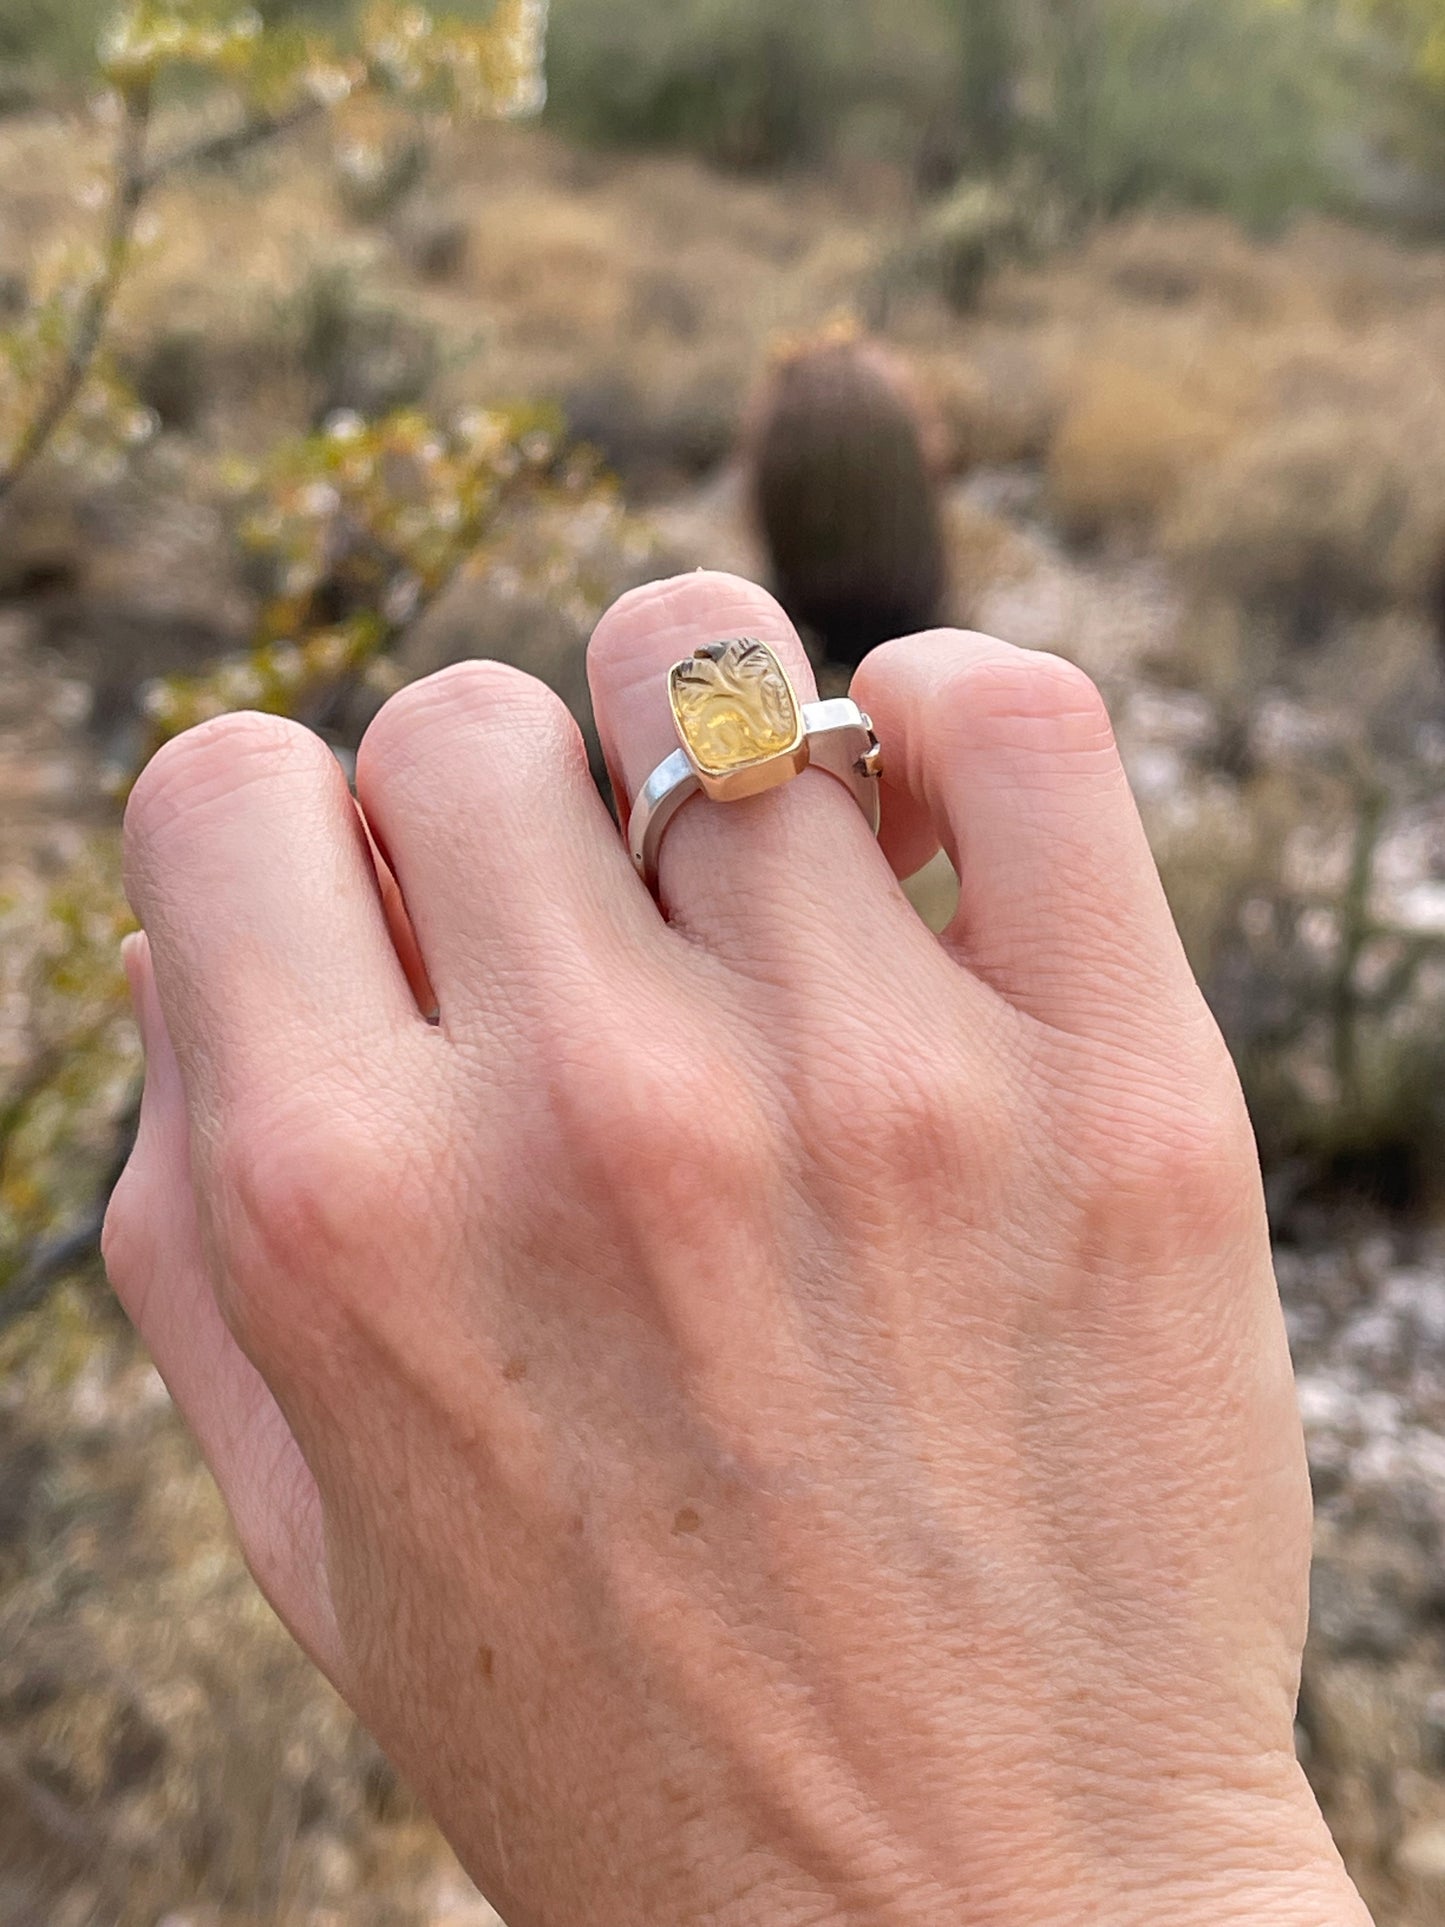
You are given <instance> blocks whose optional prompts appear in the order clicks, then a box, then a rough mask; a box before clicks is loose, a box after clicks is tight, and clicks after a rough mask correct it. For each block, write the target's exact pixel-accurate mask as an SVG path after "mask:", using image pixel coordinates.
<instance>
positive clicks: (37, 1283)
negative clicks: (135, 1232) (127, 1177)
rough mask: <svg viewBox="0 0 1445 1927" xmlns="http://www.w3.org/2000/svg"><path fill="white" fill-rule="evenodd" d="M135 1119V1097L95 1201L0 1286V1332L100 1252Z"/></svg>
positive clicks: (118, 1132)
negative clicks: (107, 1211) (107, 1212)
mask: <svg viewBox="0 0 1445 1927" xmlns="http://www.w3.org/2000/svg"><path fill="white" fill-rule="evenodd" d="M139 1119H140V1104H139V1100H135V1101H134V1102H132V1103H131V1104H130V1105H129V1106H128V1107H127V1109H126V1112H125V1114H124V1117H123V1118H122V1120H121V1122H120V1124H119V1125H118V1126H117V1128H116V1136H115V1142H114V1145H113V1147H112V1151H111V1159H110V1163H109V1165H108V1167H107V1169H106V1173H105V1176H104V1178H103V1179H102V1181H101V1184H100V1185H99V1187H98V1190H97V1194H96V1197H95V1201H94V1202H93V1203H92V1204H91V1205H90V1206H89V1208H88V1209H87V1210H86V1211H85V1212H84V1214H83V1215H82V1216H81V1217H80V1218H78V1219H77V1220H76V1222H75V1223H74V1224H73V1225H71V1227H70V1228H69V1230H67V1231H62V1232H59V1233H58V1234H57V1235H56V1236H55V1237H53V1238H47V1239H46V1240H45V1241H44V1242H43V1243H40V1244H37V1245H36V1246H34V1248H33V1249H32V1250H31V1253H30V1255H29V1257H28V1258H26V1259H25V1260H24V1262H23V1263H22V1264H21V1265H20V1267H19V1268H18V1269H17V1271H16V1272H15V1274H14V1276H13V1277H12V1279H11V1280H10V1283H9V1284H8V1285H4V1286H3V1287H0V1332H3V1331H5V1330H6V1329H7V1328H8V1327H9V1326H11V1325H13V1324H14V1323H15V1322H16V1320H17V1319H20V1318H23V1317H24V1316H25V1315H26V1313H27V1312H32V1311H34V1310H36V1308H37V1307H38V1306H40V1305H42V1304H44V1302H45V1300H46V1299H47V1298H48V1297H49V1296H50V1294H51V1292H52V1291H54V1289H55V1288H56V1286H57V1285H60V1284H62V1283H63V1282H64V1281H65V1280H66V1279H67V1278H70V1277H73V1276H74V1274H75V1273H76V1272H77V1271H81V1270H83V1269H84V1268H85V1267H86V1266H87V1265H90V1264H93V1263H94V1262H95V1260H96V1259H97V1258H98V1257H99V1256H100V1234H101V1232H102V1231H103V1230H104V1229H105V1213H106V1207H107V1206H108V1205H109V1203H110V1194H111V1192H112V1191H114V1189H115V1187H116V1185H117V1184H118V1183H119V1182H120V1174H121V1172H122V1171H124V1169H125V1167H126V1165H127V1163H128V1162H129V1160H130V1154H131V1149H132V1147H133V1146H134V1144H135V1134H136V1126H137V1124H138V1122H139Z"/></svg>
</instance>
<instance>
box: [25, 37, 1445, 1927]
mask: <svg viewBox="0 0 1445 1927" xmlns="http://www.w3.org/2000/svg"><path fill="white" fill-rule="evenodd" d="M544 32H545V37H546V41H547V46H546V55H545V73H546V81H547V86H546V90H545V93H546V98H545V104H544V86H543V72H544V59H543V37H544ZM700 564H707V565H714V566H722V567H730V568H736V569H740V570H742V571H744V572H747V573H750V574H755V575H758V576H760V577H762V578H763V579H765V580H768V581H770V582H772V583H773V584H774V585H775V586H776V587H777V589H778V590H779V591H780V593H781V594H782V596H783V598H784V600H785V601H786V603H787V605H788V607H789V609H790V610H791V612H792V613H793V614H794V615H795V617H796V618H797V620H798V621H799V622H800V624H801V625H802V626H803V627H804V628H805V630H806V632H807V634H808V637H809V640H810V644H811V645H812V646H813V647H814V649H815V653H816V656H817V660H818V664H819V672H820V679H821V680H822V681H823V682H824V683H825V685H827V686H828V687H829V688H831V689H833V690H835V691H841V690H842V689H844V688H846V686H847V682H848V677H849V674H850V672H851V669H852V668H853V667H854V666H855V665H856V663H857V661H858V659H859V657H860V655H861V654H862V653H863V652H865V651H866V650H867V648H869V647H870V646H872V644H873V643H875V642H877V641H879V640H881V639H882V638H883V637H884V636H886V635H888V634H890V633H894V632H897V631H902V630H907V629H913V628H917V627H921V626H924V625H926V624H929V623H931V622H934V621H936V620H940V619H944V620H949V621H956V622H961V623H968V624H971V625H975V626H979V627H984V628H988V629H990V630H994V631H996V632H998V633H999V634H1002V635H1005V636H1007V637H1010V638H1011V639H1013V640H1015V641H1017V642H1020V643H1023V644H1026V645H1031V646H1037V647H1041V648H1049V649H1054V650H1058V651H1060V652H1062V653H1063V654H1065V655H1067V656H1070V657H1073V658H1074V659H1076V660H1077V661H1078V662H1080V663H1082V664H1083V665H1084V666H1085V667H1086V668H1087V669H1088V670H1089V672H1090V673H1091V674H1092V675H1093V676H1094V677H1095V678H1096V679H1097V680H1098V681H1099V683H1100V684H1101V686H1102V687H1103V689H1104V691H1105V693H1106V694H1107V696H1108V698H1109V700H1110V704H1111V707H1112V710H1113V713H1114V716H1115V719H1116V722H1117V726H1118V730H1119V734H1120V737H1121V741H1122V744H1123V748H1124V753H1125V756H1126V759H1127V762H1128V765H1129V769H1130V773H1131V776H1132V779H1133V781H1134V785H1135V788H1136V791H1137V793H1138V796H1139V799H1140V802H1141V805H1142V807H1143V809H1144V811H1145V814H1146V817H1147V820H1148V823H1149V827H1150V832H1151V835H1152V837H1153V840H1154V844H1155V848H1156V851H1157V853H1158V857H1159V861H1160V864H1161V867H1162V868H1163V871H1164V874H1165V877H1166V881H1167V883H1168V887H1169V891H1170V894H1171V898H1172V900H1173V903H1174V905H1175V908H1176V911H1177V913H1178V916H1179V919H1180V921H1181V924H1182V926H1183V929H1184V932H1185V936H1186V940H1187V942H1188V945H1189V949H1190V953H1191V956H1192V958H1193V961H1194V964H1195V967H1196V969H1197V970H1198V972H1199V975H1200V977H1201V979H1202V981H1203V983H1204V985H1205V987H1206V989H1207V991H1208V994H1209V996H1210V999H1211V1001H1212V1003H1213V1005H1214V1008H1215V1009H1216V1011H1217V1013H1218V1015H1219V1018H1220V1021H1221V1023H1222V1024H1223V1026H1224V1028H1225V1031H1226V1033H1227V1035H1228V1037H1229V1040H1230V1042H1231V1044H1232V1046H1233V1048H1234V1051H1235V1054H1236V1056H1237V1059H1238V1061H1239V1064H1240V1068H1241V1071H1242V1073H1243V1076H1244V1079H1245V1083H1246V1086H1247V1089H1248V1093H1249V1097H1250V1101H1251V1104H1252V1106H1253V1110H1254V1115H1255V1119H1256V1123H1257V1126H1258V1129H1259V1133H1260V1138H1261V1144H1262V1147H1263V1152H1264V1159H1265V1166H1266V1175H1267V1181H1268V1188H1269V1198H1270V1206H1271V1211H1272V1216H1273V1223H1274V1229H1275V1236H1276V1243H1277V1252H1278V1261H1279V1269H1280V1276H1281V1283H1282V1287H1283V1291H1284V1296H1285V1301H1286V1307H1287V1311H1288V1315H1289V1321H1290V1329H1291V1335H1292V1339H1293V1342H1294V1347H1295V1355H1296V1362H1297V1366H1298V1370H1299V1375H1300V1382H1301V1390H1302V1397H1303V1402H1304V1408H1305V1417H1306V1422H1307V1427H1308V1433H1309V1442H1310V1453H1311V1463H1312V1467H1313V1473H1314V1481H1315V1489H1316V1495H1317V1499H1318V1505H1319V1528H1318V1547H1317V1553H1318V1557H1317V1563H1316V1574H1315V1583H1314V1608H1315V1616H1314V1631H1313V1635H1312V1641H1311V1647H1310V1652H1309V1656H1308V1662H1307V1671H1306V1680H1305V1692H1304V1700H1303V1704H1302V1708H1301V1716H1300V1727H1299V1743H1300V1748H1301V1752H1302V1755H1303V1757H1304V1759H1305V1762H1306V1764H1307V1766H1308V1768H1309V1771H1310V1773H1311V1775H1312V1777H1313V1778H1314V1780H1315V1783H1316V1785H1317V1786H1318V1789H1319V1792H1320V1794H1321V1797H1322V1799H1323V1801H1324V1804H1325V1807H1326V1811H1327V1813H1328V1815H1329V1817H1330V1820H1331V1823H1332V1825H1333V1827H1334V1829H1335V1832H1336V1835H1337V1837H1338V1839H1339V1841H1340V1844H1341V1847H1342V1848H1343V1850H1344V1852H1345V1854H1346V1857H1347V1858H1348V1860H1349V1861H1350V1864H1351V1866H1352V1868H1353V1870H1354V1872H1355V1874H1356V1876H1357V1878H1358V1879H1359V1880H1360V1882H1361V1883H1362V1885H1363V1887H1364V1890H1365V1892H1366V1895H1367V1897H1368V1899H1369V1901H1370V1903H1371V1905H1372V1907H1373V1908H1374V1909H1375V1911H1376V1915H1377V1918H1378V1919H1379V1921H1380V1922H1381V1924H1382V1927H1427V1924H1430V1923H1434V1924H1437V1927H1438V1923H1439V1922H1440V1921H1441V1920H1442V1919H1445V1160H1442V1150H1445V0H790V4H789V5H787V6H779V5H777V4H776V0H665V3H664V0H553V4H552V6H551V10H550V20H547V19H546V18H545V17H544V9H543V7H542V6H541V4H540V0H497V4H495V5H491V4H489V0H477V3H476V4H474V5H470V6H462V5H461V4H460V0H458V7H457V8H456V9H455V10H453V11H450V12H448V11H445V10H440V9H439V10H438V11H437V12H436V13H435V14H427V13H424V12H422V11H421V10H419V9H417V8H412V7H406V6H398V5H390V4H383V5H380V6H377V7H371V8H363V7H362V6H360V5H352V4H350V3H349V0H330V4H324V3H323V0H315V4H312V5H307V4H304V3H303V0H266V4H263V5H261V6H260V7H259V8H258V9H257V10H255V11H249V10H242V9H240V8H237V7H233V6H226V5H219V4H216V5H212V4H206V3H205V0H169V3H162V0H155V3H154V4H144V5H141V6H132V7H130V8H128V9H122V10H120V11H119V12H116V11H114V10H113V9H112V8H111V7H110V6H109V5H108V4H107V0H0V1923H4V1927H31V1924H32V1923H33V1924H34V1927H158V1924H160V1923H163V1924H164V1927H253V1924H254V1927H260V1924H261V1923H265V1924H266V1927H271V1924H272V1923H275V1924H276V1927H281V1924H282V1923H284V1924H285V1927H341V1924H342V1923H345V1924H346V1927H414V1924H419V1923H427V1924H428V1927H482V1924H483V1923H485V1922H488V1921H490V1920H492V1919H493V1916H491V1915H490V1914H489V1913H488V1911H487V1909H486V1908H485V1907H484V1905H483V1904H482V1903H481V1902H480V1901H479V1900H478V1899H477V1897H476V1896H475V1895H474V1894H473V1893H472V1892H471V1890H470V1888H469V1887H468V1885H467V1883H466V1882H465V1881H464V1880H463V1879H462V1878H461V1876H460V1875H459V1874H458V1873H457V1871H456V1869H455V1867H454V1865H453V1863H451V1862H450V1861H449V1859H448V1857H447V1855H446V1853H445V1850H444V1849H443V1848H442V1847H441V1845H440V1844H439V1842H438V1841H437V1840H436V1839H435V1837H434V1836H433V1834H432V1833H431V1831H430V1829H429V1827H428V1826H427V1824H426V1822H425V1821H424V1819H423V1818H422V1817H421V1816H420V1814H419V1813H418V1812H417V1811H416V1809H415V1808H414V1806H413V1805H412V1803H411V1801H410V1799H409V1797H408V1795H407V1792H406V1790H405V1788H404V1787H402V1786H400V1785H399V1784H398V1783H397V1781H396V1779H395V1777H394V1775H393V1774H392V1773H391V1771H390V1769H389V1768H388V1767H387V1766H386V1764H385V1762H384V1761H383V1760H382V1759H381V1758H380V1757H379V1756H378V1755H377V1753H376V1752H375V1750H374V1748H373V1747H372V1746H371V1745H370V1744H369V1742H367V1741H366V1740H365V1739H364V1737H362V1736H361V1735H359V1734H358V1733H357V1732H356V1730H355V1729H354V1727H353V1725H352V1723H351V1721H350V1720H349V1718H348V1717H347V1716H346V1715H345V1714H344V1712H343V1711H342V1710H341V1709H340V1708H339V1706H338V1705H337V1703H336V1701H335V1700H334V1699H333V1698H332V1696H331V1695H330V1694H329V1692H328V1691H327V1690H326V1689H325V1688H324V1687H323V1686H322V1685H321V1684H320V1683H319V1682H318V1681H317V1680H316V1679H315V1678H314V1677H313V1676H312V1675H311V1673H310V1672H309V1669H308V1668H307V1667H306V1665H305V1664H304V1662H303V1661H301V1660H300V1659H299V1658H298V1657H297V1656H296V1655H295V1654H294V1653H293V1652H292V1650H291V1648H290V1646H289V1644H288V1642H287V1640H286V1639H285V1637H284V1635H283V1634H282V1633H281V1632H280V1631H279V1629H278V1628H277V1627H276V1626H275V1625H274V1624H273V1622H272V1621H271V1619H270V1617H269V1615H268V1614H267V1612H266V1610H265V1609H264V1608H263V1607H262V1606H261V1605H260V1603H259V1602H258V1600H257V1599H256V1597H255V1595H254V1593H253V1591H252V1588H251V1586H250V1583H249V1581H248V1579H247V1577H246V1574H245V1572H244V1570H243V1569H242V1567H241V1566H240V1563H239V1561H238V1558H237V1555H236V1553H235V1551H234V1549H233V1547H232V1543H231V1540H230V1538H229V1535H228V1532H227V1530H226V1526H225V1523H224V1520H223V1519H222V1517H221V1516H220V1511H219V1506H218V1503H217V1501H216V1499H215V1497H214V1495H213V1493H212V1491H211V1488H210V1486H209V1483H208V1482H207V1480H206V1478H205V1476H204V1474H203V1473H202V1472H201V1471H200V1469H199V1468H198V1466H197V1463H196V1460H195V1456H194V1454H193V1452H192V1451H191V1449H190V1447H189V1445H188V1443H187V1441H186V1440H185V1438H184V1437H183V1435H182V1433H181V1432H180V1430H179V1427H178V1425H177V1423H176V1420H175V1418H174V1416H173V1414H172V1412H171V1410H170V1407H169V1404H168V1401H167V1399H166V1395H165V1392H164V1389H163V1387H162V1386H161V1385H160V1383H159V1381H158V1380H157V1378H156V1377H155V1375H154V1373H153V1372H152V1371H151V1370H150V1369H149V1367H148V1366H147V1365H146V1363H145V1362H144V1360H143V1359H142V1358H141V1356H140V1355H139V1353H138V1350H137V1347H136V1346H135V1344H134V1342H133V1341H132V1339H131V1338H130V1336H129V1334H128V1332H127V1330H126V1328H125V1325H124V1322H123V1320H122V1319H121V1318H120V1316H119V1315H118V1313H117V1312H116V1311H115V1310H114V1309H113V1308H112V1306H111V1304H110V1302H109V1300H108V1298H107V1296H106V1293H105V1290H104V1286H103V1284H102V1282H101V1279H100V1273H99V1266H98V1260H97V1257H96V1238H97V1233H98V1226H99V1218H100V1213H101V1210H102V1209H103V1204H104V1198H105V1194H106V1190H107V1187H108V1185H109V1183H110V1182H111V1180H112V1179H113V1177H114V1174H115V1172H116V1171H117V1169H118V1167H119V1163H120V1162H121V1161H122V1160H123V1158H124V1154H125V1149H126V1145H127V1141H128V1133H129V1131H130V1129H131V1126H132V1121H133V1117H134V1103H135V1090H136V1079H137V1070H138V1061H137V1057H138V1054H137V1047H136V1042H135V1037H134V1033H133V1031H132V1028H131V1025H130V1022H129V1018H128V1015H127V1012H126V1009H125V1002H124V996H123V992H122V987H121V983H120V978H119V971H118V964H117V958H116V945H117V942H118V939H119V937H120V935H121V934H122V932H123V931H124V930H125V929H126V928H128V927H129V925H128V919H127V913H126V910H125V906H124V903H123V900H122V898H121V895H120V891H119V882H118V865H117V847H116V826H117V822H118V816H119V809H120V805H121V802H122V801H123V798H124V795H125V792H126V788H127V786H128V784H129V782H130V781H131V780H132V778H133V776H134V774H135V772H136V770H137V769H138V768H139V767H140V765H141V764H142V762H143V761H144V759H145V757H146V756H147V755H148V754H149V753H150V751H151V750H152V749H153V748H154V747H155V746H156V745H157V744H158V743H159V742H160V741H161V740H162V739H163V738H164V737H166V736H167V735H169V734H171V733H173V732H174V731H176V730H178V729H180V728H183V727H185V726H186V725H187V724H188V723H190V722H192V721H194V720H197V719H198V718H200V717H203V716H207V715H211V714H215V713H217V712H219V711H221V710H224V709H227V708H235V707H254V706H258V705H259V706H263V707H270V708H274V709H278V710H285V711H287V712H288V713H291V714H294V715H296V716H299V717H301V718H303V719H304V720H305V721H307V722H309V723H311V724H312V725H313V726H315V727H316V728H318V729H320V730H322V731H323V733H325V734H326V735H327V737H328V738H329V740H331V741H332V742H333V743H334V745H335V746H336V749H337V752H338V754H339V755H341V756H342V757H343V758H345V757H347V756H348V754H349V753H350V752H351V750H352V749H353V748H354V746H355V743H356V741H357V739H358V737H359V735H360V732H361V731H362V730H363V729H364V728H365V725H366V722H367V720H368V718H369V717H370V716H371V715H372V714H373V713H374V711H375V709H376V708H377V706H378V705H379V704H380V703H381V702H382V701H384V700H385V697H386V695H387V694H388V693H390V692H391V691H392V690H394V689H395V688H397V687H398V686H399V685H400V684H401V683H403V682H405V681H406V680H408V679H410V678H412V677H415V676H417V675H421V674H424V673H426V672H428V671H430V670H432V669H434V668H437V667H438V666H440V665H442V664H444V663H446V662H448V661H450V660H453V659H455V658H457V657H458V656H463V655H468V654H474V653H483V654H494V655H499V656H505V657H507V658H508V659H510V660H512V661H514V662H519V663H521V664H523V665H525V666H526V667H527V668H529V669H531V670H533V671H534V672H536V673H537V674H539V675H541V676H543V677H545V678H546V679H547V680H549V681H550V682H551V683H553V685H554V686H555V687H556V688H558V689H559V690H560V691H561V692H562V693H563V694H564V695H565V696H566V697H567V699H568V700H569V701H570V702H571V703H573V705H574V706H575V707H576V709H577V713H578V715H579V717H580V718H581V720H582V722H583V724H584V726H585V727H587V728H589V729H590V719H589V716H588V712H587V702H586V694H585V679H584V675H583V667H582V653H583V649H584V645H585V640H586V636H587V634H588V631H589V628H590V625H591V623H592V622H593V621H594V620H595V617H596V615H597V613H598V612H599V611H600V609H601V608H602V607H603V606H604V605H605V603H606V602H607V601H608V600H610V598H611V597H612V596H613V595H614V594H616V593H617V592H618V591H620V590H621V589H623V588H625V587H627V586H629V585H630V584H632V583H635V582H637V581H640V580H643V579H646V578H648V577H652V576H655V575H659V574H662V573H666V572H670V571H672V570H674V569H677V568H681V567H692V566H697V565H700ZM913 887H914V891H915V895H916V899H917V901H918V904H919V907H920V909H921V911H922V912H923V914H925V915H927V916H929V917H931V918H933V919H935V920H936V919H939V918H941V917H943V916H945V915H946V914H947V909H948V901H949V892H950V879H949V877H948V876H947V875H946V874H945V873H943V872H938V871H935V872H933V873H930V874H928V875H926V876H925V877H923V878H922V879H920V880H918V882H917V883H916V884H915V885H914V886H913ZM865 989H866V987H864V986H860V994H864V992H865Z"/></svg>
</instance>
